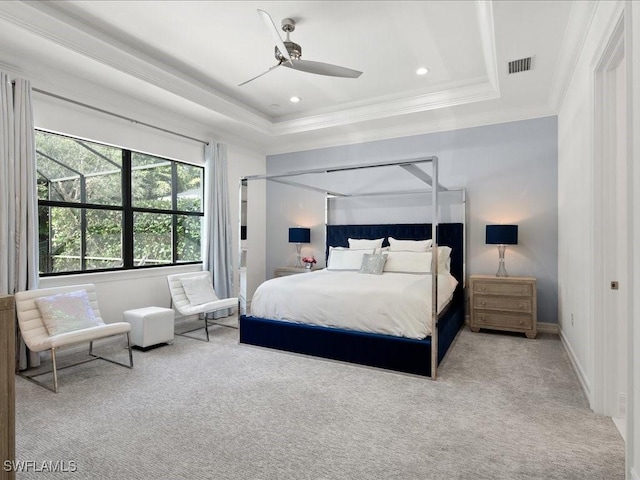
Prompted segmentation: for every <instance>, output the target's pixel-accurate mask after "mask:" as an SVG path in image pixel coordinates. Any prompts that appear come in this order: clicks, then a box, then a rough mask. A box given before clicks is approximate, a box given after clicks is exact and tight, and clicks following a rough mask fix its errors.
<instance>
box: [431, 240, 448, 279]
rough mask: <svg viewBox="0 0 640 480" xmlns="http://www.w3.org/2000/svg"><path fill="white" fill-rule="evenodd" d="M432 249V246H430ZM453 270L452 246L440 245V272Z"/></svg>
mask: <svg viewBox="0 0 640 480" xmlns="http://www.w3.org/2000/svg"><path fill="white" fill-rule="evenodd" d="M429 251H432V247H429ZM450 271H451V247H447V246H445V245H438V273H442V272H450Z"/></svg>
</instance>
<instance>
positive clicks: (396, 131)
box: [266, 105, 556, 155]
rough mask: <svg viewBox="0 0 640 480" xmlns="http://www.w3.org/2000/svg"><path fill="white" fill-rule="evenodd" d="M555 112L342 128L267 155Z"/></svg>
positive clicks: (497, 112)
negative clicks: (337, 131)
mask: <svg viewBox="0 0 640 480" xmlns="http://www.w3.org/2000/svg"><path fill="white" fill-rule="evenodd" d="M555 115H556V113H555V111H553V109H552V108H550V107H549V106H547V105H540V106H535V107H531V108H528V109H526V110H523V109H517V110H504V109H501V108H496V109H494V110H492V111H490V112H481V113H478V114H467V115H455V114H453V115H448V116H437V117H434V118H428V119H423V118H420V119H419V120H417V121H414V122H411V123H410V124H407V123H404V124H402V125H396V126H385V127H382V128H380V127H378V128H366V126H365V127H363V128H360V129H358V130H357V131H349V132H346V133H345V129H342V130H341V131H340V132H339V133H333V134H331V133H327V134H325V135H314V136H313V137H312V138H310V139H300V140H296V139H295V137H293V138H292V139H291V140H290V141H287V142H286V143H284V142H276V143H273V146H272V147H271V148H267V150H266V155H278V154H283V153H291V152H300V151H305V150H316V149H321V148H329V147H337V146H342V145H352V144H358V143H365V142H375V141H378V140H389V139H394V138H402V137H411V136H416V135H426V134H431V133H440V132H448V131H454V130H460V129H463V128H473V127H481V126H485V125H496V124H500V123H510V122H518V121H522V120H532V119H535V118H544V117H552V116H555Z"/></svg>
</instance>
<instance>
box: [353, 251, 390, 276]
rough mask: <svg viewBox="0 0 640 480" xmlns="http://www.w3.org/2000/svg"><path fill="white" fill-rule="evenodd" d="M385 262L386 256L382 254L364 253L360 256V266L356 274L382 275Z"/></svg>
mask: <svg viewBox="0 0 640 480" xmlns="http://www.w3.org/2000/svg"><path fill="white" fill-rule="evenodd" d="M386 261H387V256H386V255H384V254H380V253H378V254H374V253H365V254H364V255H363V256H362V265H360V270H359V271H358V273H370V274H373V275H382V272H383V270H384V264H385V262H386Z"/></svg>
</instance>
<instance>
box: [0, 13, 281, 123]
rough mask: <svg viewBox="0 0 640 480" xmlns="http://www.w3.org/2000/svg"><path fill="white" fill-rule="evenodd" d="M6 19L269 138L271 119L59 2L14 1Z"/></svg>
mask: <svg viewBox="0 0 640 480" xmlns="http://www.w3.org/2000/svg"><path fill="white" fill-rule="evenodd" d="M7 7H9V8H7ZM0 18H2V19H4V20H6V21H8V22H11V23H12V24H14V25H16V26H18V27H20V28H22V29H24V30H26V31H28V32H31V33H33V34H35V35H38V36H39V37H41V38H44V39H45V40H47V41H50V42H52V43H54V44H57V45H59V46H61V47H64V48H65V49H68V50H70V51H72V52H75V53H76V54H79V55H82V56H84V57H86V58H89V59H91V60H93V61H96V62H98V63H100V64H102V65H105V66H107V67H110V68H113V69H115V70H117V71H119V72H122V73H123V74H126V75H130V76H132V77H134V78H137V79H139V80H142V81H144V82H146V83H149V84H150V85H154V86H156V87H158V88H160V89H162V90H164V91H167V92H169V93H173V94H175V95H178V96H180V97H182V98H184V99H185V100H189V101H190V102H193V103H195V104H197V105H200V106H203V107H205V108H209V109H211V110H213V111H215V112H216V113H218V114H219V115H223V116H225V117H227V118H229V119H230V120H233V121H235V122H239V123H242V124H244V125H245V126H248V127H250V128H253V129H255V130H257V131H259V132H261V133H265V134H269V130H270V128H271V122H270V121H269V120H268V119H267V118H265V117H263V116H261V115H260V114H258V113H257V112H254V111H251V110H250V109H249V108H248V107H246V106H245V105H240V103H239V102H238V101H236V100H235V99H232V98H231V97H228V96H226V95H224V94H222V93H220V92H218V91H214V89H213V88H212V87H210V86H208V85H205V84H203V83H202V82H200V81H198V80H196V79H194V78H192V77H189V76H187V75H185V74H184V73H182V72H181V71H179V70H178V69H176V68H175V67H173V66H171V65H169V64H167V63H166V62H162V61H160V60H158V59H156V58H154V57H152V56H151V55H148V54H146V53H144V52H142V51H140V50H138V49H136V48H134V47H132V46H131V45H128V44H125V43H123V42H121V41H120V40H118V39H117V38H114V37H113V36H110V35H109V34H107V33H105V32H103V31H101V30H99V29H97V28H96V27H95V26H93V25H89V24H87V23H85V22H83V21H81V20H79V19H77V18H75V17H74V16H72V15H70V14H68V13H67V12H66V11H65V10H64V9H63V8H62V7H60V6H56V4H55V3H50V2H23V1H20V2H8V3H5V4H4V5H3V9H2V10H0ZM52 20H53V21H52Z"/></svg>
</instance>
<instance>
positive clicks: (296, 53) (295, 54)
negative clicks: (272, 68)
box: [275, 41, 302, 61]
mask: <svg viewBox="0 0 640 480" xmlns="http://www.w3.org/2000/svg"><path fill="white" fill-rule="evenodd" d="M282 43H284V46H285V47H287V52H289V56H290V57H291V58H292V59H294V60H298V59H299V58H300V57H301V56H302V47H301V46H300V45H298V44H297V43H295V42H291V41H285V42H282ZM275 53H276V60H278V61H284V60H286V58H285V57H284V56H283V55H282V53H280V50H278V47H275Z"/></svg>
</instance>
